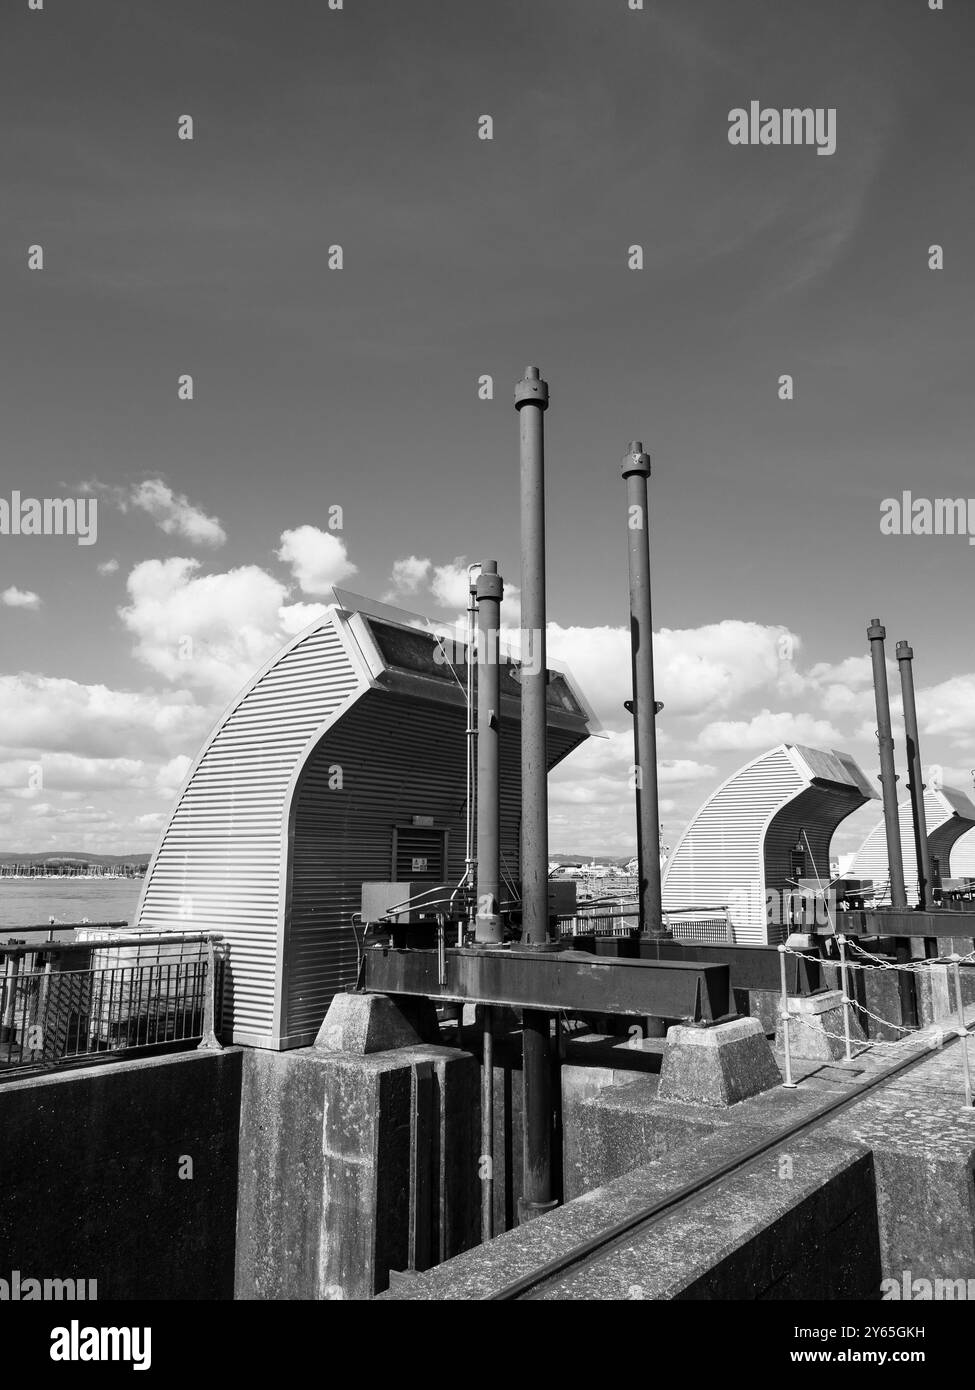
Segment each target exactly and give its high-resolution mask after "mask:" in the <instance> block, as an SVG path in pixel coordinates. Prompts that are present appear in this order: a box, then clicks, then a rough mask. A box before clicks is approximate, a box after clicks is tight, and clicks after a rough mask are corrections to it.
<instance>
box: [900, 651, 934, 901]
mask: <svg viewBox="0 0 975 1390" xmlns="http://www.w3.org/2000/svg"><path fill="white" fill-rule="evenodd" d="M913 663H914V649H913V647H911V646H910V645H909V644H908V643H907V642H898V643H897V664H898V666H899V667H900V675H901V697H902V699H903V702H904V738H905V741H906V743H907V770H908V779H909V780H908V784H907V785H908V790H909V791H910V793H911V818H912V820H913V822H914V849H915V852H916V854H917V905H918V908H919V909H920V910H921V911H922V912H924V911H926V910H927V909H928V908H929V907H930V906H931V855H930V853H929V851H928V825H927V817H926V815H925V813H924V770H923V768H922V766H921V745H920V741H919V739H918V730H917V704H916V702H915V699H914V664H913Z"/></svg>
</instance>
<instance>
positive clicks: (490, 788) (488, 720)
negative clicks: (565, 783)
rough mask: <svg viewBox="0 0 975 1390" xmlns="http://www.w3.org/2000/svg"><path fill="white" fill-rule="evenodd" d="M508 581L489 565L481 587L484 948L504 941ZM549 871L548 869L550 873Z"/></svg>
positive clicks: (479, 926)
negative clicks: (501, 639)
mask: <svg viewBox="0 0 975 1390" xmlns="http://www.w3.org/2000/svg"><path fill="white" fill-rule="evenodd" d="M503 595H504V581H503V580H502V578H501V576H500V575H499V574H498V562H497V560H485V561H484V563H483V564H482V566H481V573H480V576H479V578H478V581H477V915H476V917H475V922H474V940H475V942H477V943H478V945H497V944H498V942H500V941H501V938H502V931H501V913H500V910H499V904H500V899H501V848H500V847H501V781H500V774H499V759H500V734H501V728H500V722H501V679H500V671H501V668H500V655H501V654H500V648H499V643H498V634H499V632H500V631H501V600H502V597H503ZM547 867H548V866H547V865H546V869H547Z"/></svg>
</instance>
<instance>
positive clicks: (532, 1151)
mask: <svg viewBox="0 0 975 1390" xmlns="http://www.w3.org/2000/svg"><path fill="white" fill-rule="evenodd" d="M515 408H516V409H517V411H518V416H519V424H520V434H521V625H522V634H521V643H522V650H521V671H520V680H521V909H522V924H523V927H522V941H521V944H522V946H526V947H528V948H529V949H531V950H545V949H546V947H547V946H548V945H549V907H548V759H547V747H546V743H547V730H546V724H547V716H546V690H547V684H548V669H547V668H548V656H547V651H546V642H545V458H544V432H543V417H544V414H545V411H546V410H547V408H548V386H547V384H546V383H545V382H544V381H543V380H542V378H541V376H540V374H539V371H538V368H537V367H526V368H525V375H524V378H523V379H522V380H521V381H519V383H518V385H517V386H516V387H515ZM521 1039H522V1083H523V1086H524V1103H523V1117H522V1118H523V1134H524V1169H523V1186H522V1196H521V1198H520V1200H519V1203H518V1215H519V1219H520V1220H521V1221H527V1220H529V1219H530V1218H531V1217H533V1216H537V1215H539V1214H540V1213H541V1212H544V1211H548V1210H549V1209H550V1208H551V1207H553V1206H555V1205H556V1203H555V1200H554V1198H553V1196H552V1130H553V1127H554V1126H553V1115H552V1102H553V1094H552V1078H551V1071H552V1064H551V1056H552V1041H551V1039H552V1018H551V1015H550V1014H548V1013H545V1012H544V1011H542V1010H539V1009H525V1010H524V1011H523V1013H522V1031H521Z"/></svg>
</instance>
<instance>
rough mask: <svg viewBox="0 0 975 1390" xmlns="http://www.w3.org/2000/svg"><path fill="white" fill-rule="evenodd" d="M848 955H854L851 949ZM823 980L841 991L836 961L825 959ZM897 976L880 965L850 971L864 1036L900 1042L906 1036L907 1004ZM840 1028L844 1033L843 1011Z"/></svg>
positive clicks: (850, 981) (857, 1016)
mask: <svg viewBox="0 0 975 1390" xmlns="http://www.w3.org/2000/svg"><path fill="white" fill-rule="evenodd" d="M848 955H850V957H851V958H852V957H853V953H852V952H848ZM822 979H823V984H824V985H825V986H826V988H827V989H831V990H840V991H841V992H842V974H841V971H840V966H839V963H838V962H837V961H835V960H834V961H832V962H830V963H825V962H824V964H823V967H822ZM898 979H899V977H898V974H897V972H896V971H895V970H883V969H881V968H880V967H876V968H869V969H859V968H854V967H852V966H851V967H850V969H849V970H848V971H847V981H848V982H849V987H850V998H851V999H853V1000H854V1001H855V1002H856V1004H857V1005H860V1006H861V1007H859V1008H854V1010H853V1017H854V1018H855V1019H856V1020H857V1022H858V1023H859V1025H860V1032H861V1034H862V1035H863V1036H864V1037H866V1038H870V1039H880V1040H881V1041H883V1042H897V1041H898V1040H899V1039H900V1038H902V1037H904V1024H905V1019H904V1007H903V1005H902V1003H901V992H900V986H899V984H898ZM838 1031H839V1032H840V1033H842V1032H843V1015H842V1014H840V1027H839V1030H838ZM841 1053H842V1048H841Z"/></svg>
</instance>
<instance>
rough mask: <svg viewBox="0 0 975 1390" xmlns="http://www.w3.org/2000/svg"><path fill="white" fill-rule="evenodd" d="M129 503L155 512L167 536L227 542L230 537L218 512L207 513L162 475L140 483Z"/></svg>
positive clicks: (215, 543)
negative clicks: (177, 490) (216, 514)
mask: <svg viewBox="0 0 975 1390" xmlns="http://www.w3.org/2000/svg"><path fill="white" fill-rule="evenodd" d="M128 503H129V505H131V506H133V507H135V508H137V509H138V510H139V511H143V512H146V513H147V514H148V515H149V516H151V517H152V518H153V520H154V521H155V523H156V525H157V526H158V527H159V529H160V530H161V531H165V533H166V535H167V536H182V537H183V538H184V539H185V540H188V541H193V542H194V543H195V544H197V545H223V543H224V542H225V541H226V539H227V533H226V531H225V530H224V529H223V527H222V526H221V524H220V522H219V521H218V520H217V518H216V517H215V516H207V514H206V513H205V512H204V511H202V510H201V509H200V508H199V507H196V506H194V505H193V503H192V502H191V501H190V500H189V498H188V497H186V496H185V494H184V493H181V492H174V491H173V489H172V488H171V487H170V486H169V484H168V483H164V482H163V480H162V478H149V479H147V480H146V481H145V482H142V483H137V484H136V485H135V486H134V487H133V488H132V489H131V492H130V493H129V496H128ZM123 510H124V507H123Z"/></svg>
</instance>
